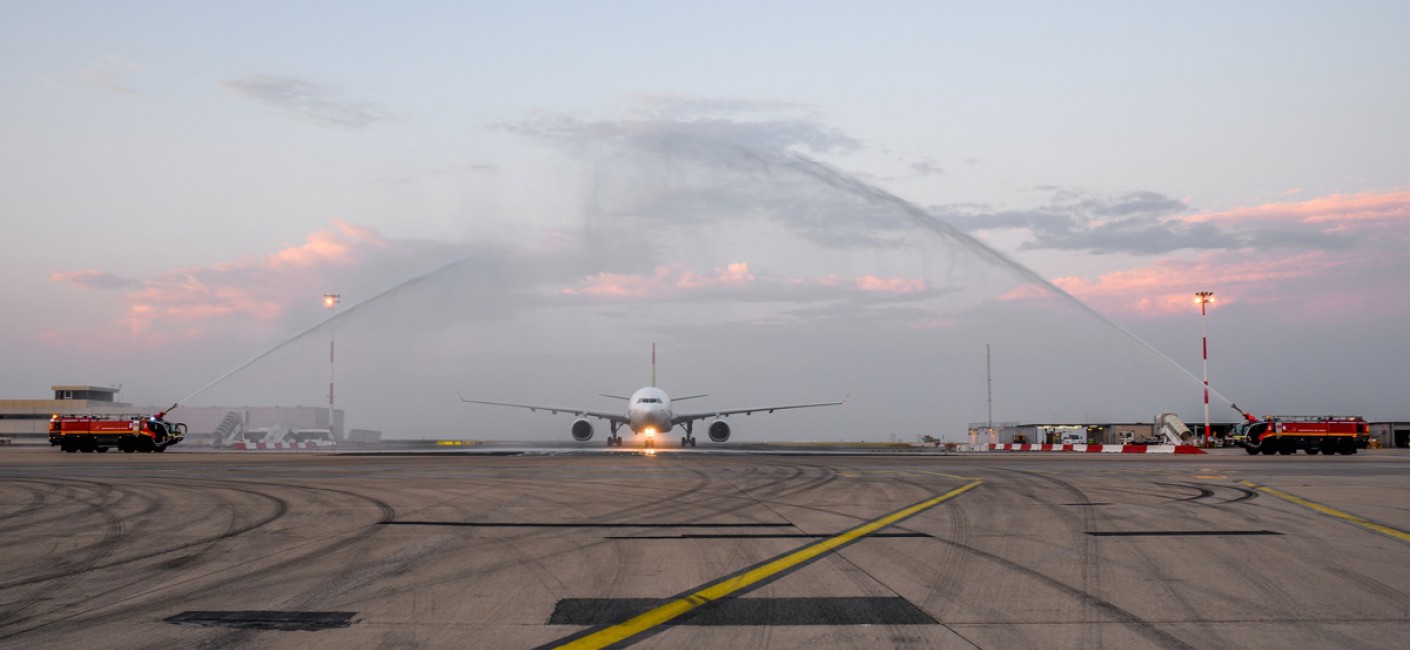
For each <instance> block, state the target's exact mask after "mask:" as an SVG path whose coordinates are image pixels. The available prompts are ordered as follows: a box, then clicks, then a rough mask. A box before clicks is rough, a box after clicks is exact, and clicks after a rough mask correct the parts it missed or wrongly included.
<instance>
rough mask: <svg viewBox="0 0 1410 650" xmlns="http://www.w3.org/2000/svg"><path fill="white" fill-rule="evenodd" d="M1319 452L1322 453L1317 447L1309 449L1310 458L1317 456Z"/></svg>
mask: <svg viewBox="0 0 1410 650" xmlns="http://www.w3.org/2000/svg"><path fill="white" fill-rule="evenodd" d="M1318 451H1321V450H1320V449H1318V448H1316V447H1308V448H1307V455H1308V456H1316V455H1317V452H1318Z"/></svg>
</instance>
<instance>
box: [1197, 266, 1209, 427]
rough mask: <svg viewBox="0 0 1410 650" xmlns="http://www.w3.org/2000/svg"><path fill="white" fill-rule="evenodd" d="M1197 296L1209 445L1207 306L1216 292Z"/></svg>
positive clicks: (1200, 292) (1205, 423)
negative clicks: (1202, 350)
mask: <svg viewBox="0 0 1410 650" xmlns="http://www.w3.org/2000/svg"><path fill="white" fill-rule="evenodd" d="M1195 296H1196V298H1198V299H1199V328H1200V342H1201V344H1202V346H1203V348H1204V442H1205V444H1206V445H1208V444H1210V443H1211V442H1213V440H1214V436H1212V435H1210V432H1209V319H1208V318H1207V317H1206V314H1207V310H1206V306H1207V305H1209V301H1210V299H1212V298H1213V297H1214V292H1213V291H1199V292H1196V293H1195Z"/></svg>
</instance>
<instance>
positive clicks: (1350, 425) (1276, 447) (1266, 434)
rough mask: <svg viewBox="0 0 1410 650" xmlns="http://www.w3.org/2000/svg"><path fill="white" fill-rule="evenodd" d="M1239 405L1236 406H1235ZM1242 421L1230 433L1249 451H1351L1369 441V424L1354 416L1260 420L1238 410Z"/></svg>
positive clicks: (1312, 453)
mask: <svg viewBox="0 0 1410 650" xmlns="http://www.w3.org/2000/svg"><path fill="white" fill-rule="evenodd" d="M1235 408H1238V407H1235ZM1239 412H1240V413H1243V415H1244V420H1245V421H1244V422H1241V423H1239V424H1238V425H1236V426H1235V427H1234V431H1233V433H1232V434H1231V435H1232V436H1233V438H1234V439H1235V440H1238V441H1239V444H1240V445H1242V446H1243V448H1244V450H1245V451H1247V452H1248V453H1249V454H1250V455H1252V454H1264V455H1272V454H1283V455H1289V454H1295V453H1297V450H1299V449H1301V450H1303V451H1305V452H1307V453H1308V454H1309V455H1316V454H1319V453H1321V454H1326V455H1328V456H1331V455H1333V454H1354V453H1356V450H1357V449H1360V448H1363V447H1365V446H1366V445H1367V444H1368V443H1369V442H1370V440H1371V429H1370V425H1368V424H1367V423H1366V420H1365V419H1364V418H1362V417H1359V416H1355V415H1326V416H1321V415H1314V416H1301V415H1276V416H1268V417H1265V418H1263V419H1262V420H1260V419H1258V418H1256V417H1254V416H1252V415H1249V414H1248V413H1246V412H1244V411H1239Z"/></svg>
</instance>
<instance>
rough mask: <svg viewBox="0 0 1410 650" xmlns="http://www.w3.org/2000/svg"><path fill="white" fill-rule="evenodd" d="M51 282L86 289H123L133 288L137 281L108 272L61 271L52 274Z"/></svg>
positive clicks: (93, 270)
mask: <svg viewBox="0 0 1410 650" xmlns="http://www.w3.org/2000/svg"><path fill="white" fill-rule="evenodd" d="M49 279H50V280H53V281H54V282H62V283H64V284H72V285H75V286H80V287H85V288H88V289H121V288H123V287H129V286H132V285H133V284H134V283H135V280H131V279H128V278H124V277H121V276H117V275H113V274H112V273H108V272H107V271H99V270H97V269H84V270H82V271H60V272H58V273H54V274H51V275H50V276H49Z"/></svg>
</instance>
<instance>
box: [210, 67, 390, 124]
mask: <svg viewBox="0 0 1410 650" xmlns="http://www.w3.org/2000/svg"><path fill="white" fill-rule="evenodd" d="M222 85H223V86H225V87H226V88H229V89H230V90H232V91H234V92H235V93H238V94H239V95H241V96H243V97H246V98H248V99H252V100H254V101H257V102H259V103H261V104H265V105H267V106H272V107H274V108H277V109H280V110H282V111H285V112H287V113H289V114H290V115H293V116H294V117H296V118H298V119H300V120H302V121H305V122H308V123H310V124H317V125H319V126H331V127H338V128H344V129H361V128H363V127H365V126H367V125H369V124H374V123H377V122H382V121H385V120H387V119H389V116H388V115H387V113H385V112H384V111H382V110H381V109H380V108H378V107H377V106H376V105H375V104H372V103H371V102H365V101H360V100H355V99H349V98H347V97H344V96H343V94H342V93H341V92H340V91H338V90H337V89H334V88H331V87H329V86H325V85H322V84H318V83H314V82H312V81H305V80H303V79H296V78H293V77H279V76H272V75H260V74H251V75H245V76H244V77H241V78H239V79H231V80H229V81H225V82H223V83H222Z"/></svg>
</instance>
